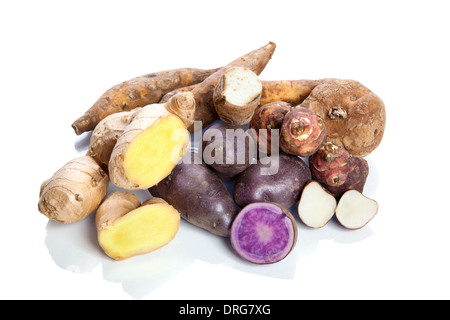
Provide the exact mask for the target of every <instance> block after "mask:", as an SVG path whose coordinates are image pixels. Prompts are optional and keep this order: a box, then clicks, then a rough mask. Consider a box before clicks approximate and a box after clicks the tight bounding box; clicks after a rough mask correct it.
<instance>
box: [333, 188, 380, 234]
mask: <svg viewBox="0 0 450 320" xmlns="http://www.w3.org/2000/svg"><path fill="white" fill-rule="evenodd" d="M377 212H378V203H377V202H376V201H375V200H373V199H370V198H368V197H366V196H365V195H363V194H362V193H361V192H359V191H356V190H349V191H347V192H345V193H344V194H343V195H342V197H341V199H340V200H339V203H338V205H337V207H336V218H337V219H338V220H339V222H340V223H341V224H342V225H343V226H344V227H346V228H347V229H361V228H362V227H364V226H365V225H366V224H368V223H369V221H370V220H372V219H373V218H374V217H375V216H376V214H377Z"/></svg>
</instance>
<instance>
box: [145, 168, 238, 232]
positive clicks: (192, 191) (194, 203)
mask: <svg viewBox="0 0 450 320" xmlns="http://www.w3.org/2000/svg"><path fill="white" fill-rule="evenodd" d="M149 191H150V193H151V194H152V196H154V197H159V198H162V199H164V200H165V201H167V202H168V203H169V204H170V205H172V206H173V207H174V208H175V209H177V210H178V211H179V212H180V215H181V217H182V218H184V219H185V220H187V221H188V222H190V223H192V224H194V225H196V226H198V227H200V228H203V229H205V230H208V231H210V232H212V233H214V234H217V235H220V236H224V237H229V236H230V230H231V223H232V222H233V219H234V217H235V216H236V214H237V213H238V210H237V208H236V205H235V203H234V201H233V197H232V196H231V194H230V193H229V192H228V190H227V188H226V186H225V185H224V184H223V182H222V180H220V178H219V177H218V176H217V175H215V174H214V173H213V172H212V171H211V169H210V168H208V166H207V165H206V164H204V163H203V162H201V163H199V164H196V163H194V162H191V163H186V162H181V163H180V164H178V165H177V166H176V167H175V168H174V169H173V171H172V172H171V173H170V175H169V176H167V177H166V178H165V179H164V180H162V181H161V182H159V183H158V184H157V185H156V186H154V187H151V188H150V189H149Z"/></svg>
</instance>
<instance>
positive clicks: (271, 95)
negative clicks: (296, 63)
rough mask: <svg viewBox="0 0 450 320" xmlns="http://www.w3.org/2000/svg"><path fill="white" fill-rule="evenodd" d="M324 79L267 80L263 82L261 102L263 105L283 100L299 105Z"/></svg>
mask: <svg viewBox="0 0 450 320" xmlns="http://www.w3.org/2000/svg"><path fill="white" fill-rule="evenodd" d="M324 81H326V79H323V80H265V81H261V82H262V86H263V89H262V93H261V98H260V101H259V104H260V105H261V106H263V105H265V104H268V103H271V102H275V101H283V102H287V103H289V104H291V105H292V106H293V107H295V106H298V105H299V104H300V103H302V102H303V100H305V99H306V98H307V97H308V96H309V94H310V93H311V91H312V90H313V89H314V88H315V87H316V86H317V85H319V84H321V83H322V82H324Z"/></svg>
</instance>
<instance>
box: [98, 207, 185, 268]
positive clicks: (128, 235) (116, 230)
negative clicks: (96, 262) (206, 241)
mask: <svg viewBox="0 0 450 320" xmlns="http://www.w3.org/2000/svg"><path fill="white" fill-rule="evenodd" d="M179 225H180V215H179V213H178V211H176V210H175V209H174V208H173V207H172V206H169V205H167V204H159V203H158V204H151V205H144V206H142V207H139V208H137V209H135V210H133V211H131V212H130V213H128V214H126V215H125V216H123V217H121V218H119V219H117V220H116V221H115V222H114V223H113V224H112V225H110V226H108V227H106V228H105V229H102V230H99V234H98V240H99V243H100V246H101V247H102V248H103V250H104V251H105V252H106V254H107V255H109V256H110V257H111V258H114V259H116V260H123V259H127V258H130V257H132V256H135V255H138V254H143V253H147V252H151V251H153V250H155V249H158V248H160V247H162V246H164V245H166V244H168V243H169V242H170V241H171V240H172V239H173V238H174V237H175V235H176V233H177V232H178V227H179Z"/></svg>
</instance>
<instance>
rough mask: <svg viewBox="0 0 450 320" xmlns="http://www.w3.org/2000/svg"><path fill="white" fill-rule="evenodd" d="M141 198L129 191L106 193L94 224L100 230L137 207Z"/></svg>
mask: <svg viewBox="0 0 450 320" xmlns="http://www.w3.org/2000/svg"><path fill="white" fill-rule="evenodd" d="M140 205H141V200H139V198H138V196H137V195H135V194H134V193H131V192H123V191H116V192H113V193H111V194H110V195H108V196H107V197H106V198H105V200H104V201H103V203H102V204H101V205H100V207H99V208H98V210H97V213H96V215H95V224H96V226H97V230H102V229H104V228H106V227H108V226H110V225H111V224H113V223H114V221H116V220H117V219H119V218H120V217H123V216H124V215H126V214H127V213H128V212H130V211H132V210H134V209H136V208H138V207H139V206H140Z"/></svg>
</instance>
